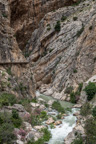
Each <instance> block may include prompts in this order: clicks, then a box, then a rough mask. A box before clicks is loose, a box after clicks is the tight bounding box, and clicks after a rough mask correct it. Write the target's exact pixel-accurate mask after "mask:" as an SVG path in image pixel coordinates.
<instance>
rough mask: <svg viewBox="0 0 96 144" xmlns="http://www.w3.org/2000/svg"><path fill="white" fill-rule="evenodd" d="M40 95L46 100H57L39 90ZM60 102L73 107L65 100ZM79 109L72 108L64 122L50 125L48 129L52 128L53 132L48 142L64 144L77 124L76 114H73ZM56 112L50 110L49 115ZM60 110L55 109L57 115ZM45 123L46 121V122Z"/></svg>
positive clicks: (50, 143) (63, 105)
mask: <svg viewBox="0 0 96 144" xmlns="http://www.w3.org/2000/svg"><path fill="white" fill-rule="evenodd" d="M37 94H38V96H37V97H41V98H42V99H44V100H45V101H46V102H48V101H49V100H55V99H54V98H52V97H50V96H45V95H41V94H40V93H39V92H37ZM59 102H60V104H61V105H62V107H64V108H67V107H69V108H72V104H71V103H68V102H65V101H60V100H59ZM76 111H78V109H75V108H72V111H71V112H68V116H65V117H64V119H62V120H61V121H62V124H61V125H58V126H56V127H55V128H53V129H51V128H50V126H48V129H49V130H50V132H51V134H52V138H51V139H50V140H49V142H48V144H64V139H65V137H66V136H67V135H68V134H69V133H70V132H72V130H73V128H74V127H75V126H76V120H77V118H76V116H73V114H74V113H75V112H76ZM52 113H54V110H53V111H51V112H48V114H49V115H52ZM57 114H58V112H56V111H55V115H57ZM53 116H54V115H53ZM44 123H45V122H44Z"/></svg>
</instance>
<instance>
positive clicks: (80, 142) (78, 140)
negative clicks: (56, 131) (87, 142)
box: [71, 136, 84, 144]
mask: <svg viewBox="0 0 96 144" xmlns="http://www.w3.org/2000/svg"><path fill="white" fill-rule="evenodd" d="M83 142H84V141H83V139H82V137H81V136H79V137H77V138H76V139H74V141H73V142H72V143H71V144H84V143H83Z"/></svg>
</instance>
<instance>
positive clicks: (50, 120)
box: [46, 117, 54, 125]
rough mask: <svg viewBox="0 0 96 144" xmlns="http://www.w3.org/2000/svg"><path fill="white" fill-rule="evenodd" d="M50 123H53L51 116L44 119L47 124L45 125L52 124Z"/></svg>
mask: <svg viewBox="0 0 96 144" xmlns="http://www.w3.org/2000/svg"><path fill="white" fill-rule="evenodd" d="M52 123H54V120H53V118H52V117H50V118H49V119H48V120H47V121H46V124H47V125H50V124H52Z"/></svg>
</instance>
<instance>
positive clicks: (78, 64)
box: [26, 0, 96, 99]
mask: <svg viewBox="0 0 96 144" xmlns="http://www.w3.org/2000/svg"><path fill="white" fill-rule="evenodd" d="M85 7H86V8H85ZM95 8H96V3H95V2H91V1H90V0H89V1H84V2H82V3H80V4H79V5H78V6H75V7H73V6H71V7H67V8H62V9H59V10H57V11H56V12H50V13H48V14H47V15H46V16H45V17H44V18H43V19H42V21H41V22H40V24H39V28H38V29H36V30H35V31H34V32H33V34H32V37H31V39H30V40H29V42H28V44H27V45H26V49H27V50H28V49H29V51H30V52H31V55H30V67H33V73H34V76H35V80H36V83H37V87H39V88H40V89H41V91H42V92H44V91H45V89H46V91H47V92H46V94H49V93H50V90H51V94H52V95H53V96H54V97H56V98H61V99H66V95H65V94H64V91H65V89H66V88H67V87H69V86H73V87H74V89H76V88H77V86H78V84H79V83H81V82H84V81H86V80H87V79H88V78H90V77H91V76H92V75H93V74H94V73H96V60H95V57H96V44H95V34H96V32H95V29H96V26H95V19H96V15H95ZM63 18H64V19H63ZM57 21H60V25H61V30H60V31H59V32H56V31H55V29H54V27H55V25H56V23H57ZM43 90H44V91H43Z"/></svg>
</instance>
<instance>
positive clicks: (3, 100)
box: [0, 93, 17, 106]
mask: <svg viewBox="0 0 96 144" xmlns="http://www.w3.org/2000/svg"><path fill="white" fill-rule="evenodd" d="M16 102H17V99H16V97H15V95H13V94H9V93H3V94H1V95H0V105H1V106H8V105H13V104H15V103H16Z"/></svg>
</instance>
